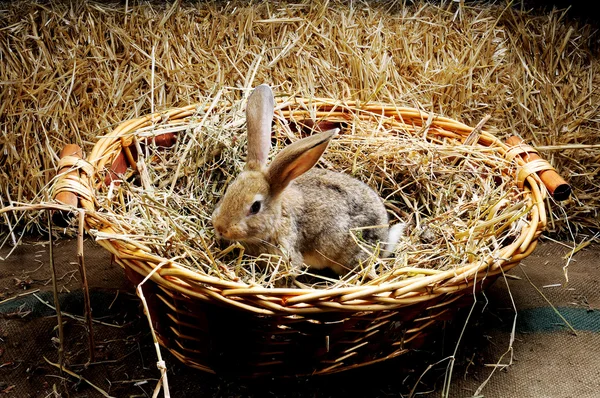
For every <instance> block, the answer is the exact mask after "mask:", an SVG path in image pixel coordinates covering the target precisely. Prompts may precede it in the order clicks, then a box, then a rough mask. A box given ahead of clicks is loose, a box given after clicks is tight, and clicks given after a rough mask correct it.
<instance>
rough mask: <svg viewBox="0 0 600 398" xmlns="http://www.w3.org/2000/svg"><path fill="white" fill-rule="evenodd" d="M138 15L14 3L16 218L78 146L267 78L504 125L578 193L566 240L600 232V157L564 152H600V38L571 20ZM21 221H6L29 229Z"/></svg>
mask: <svg viewBox="0 0 600 398" xmlns="http://www.w3.org/2000/svg"><path fill="white" fill-rule="evenodd" d="M127 4H128V3H125V4H121V5H117V4H97V3H89V2H74V3H71V4H66V3H50V4H31V3H30V2H25V1H20V2H12V3H10V4H5V5H4V9H3V10H2V11H1V12H0V59H1V62H0V81H1V85H2V88H1V89H0V201H1V203H0V206H2V205H8V204H11V203H23V202H31V201H34V200H37V199H36V195H37V196H38V199H39V198H40V197H41V199H48V198H47V197H45V196H46V195H47V193H45V192H44V190H43V188H44V187H45V186H46V185H47V183H48V182H49V180H50V178H51V176H52V175H53V174H54V172H55V170H56V167H57V162H58V155H57V154H58V152H59V150H60V149H61V148H62V147H63V146H64V145H65V144H67V143H77V144H79V145H81V146H82V147H83V148H84V150H88V151H89V150H90V149H91V147H92V145H93V144H94V142H95V141H96V137H97V136H98V135H102V134H104V133H105V132H106V131H107V130H106V129H108V128H110V127H111V126H114V125H115V124H117V123H118V122H120V121H122V120H126V119H130V118H132V117H135V116H139V115H142V114H146V113H148V112H149V111H151V110H152V109H155V110H161V109H165V108H168V107H171V106H179V105H187V104H189V103H192V102H196V101H198V100H200V99H202V98H205V97H210V96H214V94H215V93H216V92H218V91H219V90H221V89H222V88H224V87H236V88H243V87H249V86H250V85H251V84H252V82H259V83H260V82H267V83H271V84H273V85H275V86H276V91H277V92H285V93H288V94H290V95H292V94H295V95H299V96H302V97H307V98H310V97H314V96H320V97H329V98H339V99H343V100H350V99H356V100H360V101H363V102H365V101H370V100H377V101H381V102H388V103H389V102H393V103H397V104H404V105H408V106H414V107H417V108H420V109H423V110H425V111H429V112H435V113H437V114H442V115H444V116H447V117H450V118H453V119H456V120H460V121H463V122H465V123H466V124H469V125H475V124H476V123H477V122H479V121H480V120H481V119H482V118H483V116H484V115H485V114H490V115H491V119H490V121H489V123H488V125H490V126H494V127H495V128H496V129H497V131H496V134H497V135H498V136H500V137H505V136H507V135H512V134H514V133H519V134H520V135H522V136H523V137H524V138H525V139H526V140H528V141H530V142H532V143H533V144H534V145H535V146H545V147H551V150H549V151H548V152H545V153H543V155H544V157H546V158H548V159H549V160H550V161H551V162H552V163H553V165H554V166H555V167H557V169H558V170H559V171H560V172H561V173H562V174H563V175H564V176H565V177H566V178H567V179H568V180H569V181H570V182H571V184H572V185H573V186H574V189H575V195H574V199H572V200H571V201H570V202H568V203H566V204H565V205H564V208H558V207H555V211H556V215H554V216H552V219H551V224H550V227H551V228H554V229H555V230H556V231H566V224H565V223H564V221H565V215H568V216H569V218H570V222H571V225H572V226H573V227H574V231H573V232H581V231H585V230H586V228H588V227H591V228H595V229H597V228H598V227H599V226H600V223H599V221H598V220H599V217H598V214H597V209H598V208H599V203H598V201H599V200H600V199H599V198H600V194H599V191H600V187H599V185H598V178H597V174H598V170H600V167H598V166H599V159H600V149H598V148H597V147H595V148H586V149H564V148H570V147H568V145H572V144H575V145H580V144H598V143H599V142H600V141H599V138H598V134H596V133H597V131H598V120H599V119H598V110H599V104H600V101H599V100H598V95H597V87H598V79H599V77H598V76H600V73H599V70H598V69H599V63H598V59H597V57H596V55H597V51H596V50H597V49H596V47H595V40H596V35H595V31H593V28H592V27H591V26H589V25H581V24H579V23H577V22H574V21H570V20H568V19H567V17H566V16H565V14H564V13H563V12H562V11H552V12H548V13H546V14H543V15H536V14H534V13H531V12H526V11H522V10H520V9H518V8H511V7H507V6H505V5H488V4H472V5H469V6H466V5H464V4H459V3H456V2H448V4H444V3H442V5H434V4H429V3H425V2H421V1H417V2H416V3H415V4H402V3H387V2H381V3H369V4H367V3H360V2H359V3H357V2H352V3H350V4H351V5H348V4H345V3H344V4H342V3H337V2H303V3H287V2H275V3H274V2H263V3H257V4H252V5H248V4H246V3H242V2H239V3H238V2H230V3H226V4H225V3H197V4H180V3H178V2H175V3H173V4H166V5H162V4H148V3H143V4H129V5H127ZM236 95H237V98H238V99H239V93H237V94H234V96H236ZM565 145H567V147H565ZM573 148H577V146H575V147H573ZM557 149H558V150H557ZM331 155H333V153H332V154H331ZM19 216H20V215H15V214H12V213H10V214H7V215H6V217H3V218H2V221H0V223H2V225H3V226H7V225H12V226H15V225H19V226H23V225H25V223H26V220H25V219H19V218H18V217H19ZM32 216H33V215H32V214H27V215H26V216H25V217H32ZM30 219H31V218H30ZM33 225H34V226H37V227H39V228H44V225H45V223H44V222H43V221H42V222H38V221H34V224H33ZM4 230H6V228H4Z"/></svg>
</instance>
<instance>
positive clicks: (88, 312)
mask: <svg viewBox="0 0 600 398" xmlns="http://www.w3.org/2000/svg"><path fill="white" fill-rule="evenodd" d="M84 221H85V212H84V211H83V210H80V211H79V230H78V232H77V265H78V266H79V274H80V275H81V290H82V291H83V303H84V307H85V319H86V322H87V328H88V343H89V350H90V363H91V362H94V359H95V347H96V345H95V343H94V330H93V329H92V305H91V303H90V289H89V287H88V282H87V276H86V274H85V263H84V259H83V225H84Z"/></svg>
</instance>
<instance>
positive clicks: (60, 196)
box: [52, 144, 83, 227]
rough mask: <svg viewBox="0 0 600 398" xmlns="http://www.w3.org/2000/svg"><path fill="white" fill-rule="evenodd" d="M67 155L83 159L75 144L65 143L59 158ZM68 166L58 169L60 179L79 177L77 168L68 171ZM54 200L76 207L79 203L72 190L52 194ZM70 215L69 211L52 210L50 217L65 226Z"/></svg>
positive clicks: (81, 152)
mask: <svg viewBox="0 0 600 398" xmlns="http://www.w3.org/2000/svg"><path fill="white" fill-rule="evenodd" d="M67 156H74V157H76V158H79V159H83V151H82V150H81V148H80V147H79V146H78V145H76V144H67V145H65V147H64V148H63V149H62V151H61V152H60V158H61V159H62V158H64V157H67ZM70 168H71V166H63V167H61V168H60V169H59V170H58V175H61V174H62V176H61V177H60V178H61V179H68V178H69V176H74V177H75V178H79V169H74V170H71V171H69V169H70ZM63 173H66V174H63ZM54 200H56V201H57V202H58V203H60V204H63V205H67V206H70V207H78V205H79V198H78V197H77V195H76V194H74V193H73V192H70V191H60V192H58V193H57V194H56V195H55V196H54ZM70 215H71V212H70V211H56V212H53V214H52V217H53V221H54V222H55V223H56V224H57V225H60V226H61V227H66V226H67V225H68V224H69V222H68V220H69V218H70V217H69V216H70Z"/></svg>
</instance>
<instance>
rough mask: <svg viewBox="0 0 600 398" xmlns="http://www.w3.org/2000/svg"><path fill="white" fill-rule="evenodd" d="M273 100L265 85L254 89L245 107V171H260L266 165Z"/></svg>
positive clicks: (269, 144) (268, 88) (269, 90)
mask: <svg viewBox="0 0 600 398" xmlns="http://www.w3.org/2000/svg"><path fill="white" fill-rule="evenodd" d="M274 108H275V100H274V98H273V92H272V91H271V88H270V87H269V86H267V85H266V84H261V85H260V86H258V87H256V88H255V89H254V91H253V92H252V94H250V97H248V104H247V105H246V125H247V128H248V159H247V160H246V169H247V170H260V169H261V168H262V167H263V166H264V165H265V164H266V163H267V157H268V156H269V150H270V149H271V123H273V110H274Z"/></svg>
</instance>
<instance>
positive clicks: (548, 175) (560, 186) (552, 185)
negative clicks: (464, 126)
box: [506, 136, 571, 200]
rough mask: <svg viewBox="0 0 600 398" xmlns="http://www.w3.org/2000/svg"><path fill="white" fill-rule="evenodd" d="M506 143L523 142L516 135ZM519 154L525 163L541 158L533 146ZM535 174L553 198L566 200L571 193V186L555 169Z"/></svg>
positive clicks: (514, 144)
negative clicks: (528, 150)
mask: <svg viewBox="0 0 600 398" xmlns="http://www.w3.org/2000/svg"><path fill="white" fill-rule="evenodd" d="M506 143H507V144H508V145H509V146H513V147H514V146H517V145H522V144H525V142H524V141H523V140H522V139H521V138H520V137H517V136H512V137H510V138H508V139H507V140H506ZM519 156H520V157H521V158H522V159H523V160H524V161H525V163H529V162H531V161H534V160H538V159H542V158H541V157H540V156H539V155H538V154H537V153H535V152H534V149H533V148H532V151H531V152H525V153H523V154H521V155H519ZM537 174H538V176H539V177H540V179H541V180H542V182H543V183H544V185H545V186H546V188H547V189H548V191H549V192H550V194H551V195H552V197H553V198H554V199H555V200H566V199H568V198H569V196H570V195H571V186H570V185H569V184H568V183H567V182H566V181H565V180H564V179H563V178H562V177H561V176H560V175H559V174H558V173H557V172H556V171H555V170H542V171H539V172H538V173H537Z"/></svg>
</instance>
